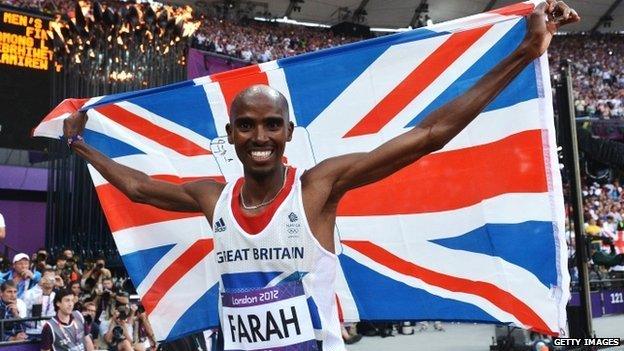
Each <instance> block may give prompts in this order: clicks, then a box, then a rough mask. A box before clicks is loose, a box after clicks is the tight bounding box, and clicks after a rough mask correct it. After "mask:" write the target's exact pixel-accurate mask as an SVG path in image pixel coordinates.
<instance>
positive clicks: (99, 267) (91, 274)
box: [81, 256, 113, 287]
mask: <svg viewBox="0 0 624 351" xmlns="http://www.w3.org/2000/svg"><path fill="white" fill-rule="evenodd" d="M112 276H113V275H112V274H111V271H110V270H108V268H106V260H105V259H104V256H100V257H98V258H97V260H96V261H95V265H94V266H93V267H92V268H91V269H88V270H87V271H86V272H85V273H84V275H83V276H82V279H81V281H82V285H83V287H84V285H85V283H86V281H87V280H88V279H91V280H93V282H94V285H95V286H96V287H101V286H102V281H103V279H105V278H111V277H112Z"/></svg>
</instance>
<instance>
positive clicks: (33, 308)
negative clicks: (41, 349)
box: [24, 269, 55, 338]
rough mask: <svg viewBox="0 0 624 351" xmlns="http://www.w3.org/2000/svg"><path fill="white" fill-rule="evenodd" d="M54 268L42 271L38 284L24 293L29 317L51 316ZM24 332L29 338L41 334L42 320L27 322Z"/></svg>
mask: <svg viewBox="0 0 624 351" xmlns="http://www.w3.org/2000/svg"><path fill="white" fill-rule="evenodd" d="M54 276H55V273H54V270H52V269H48V270H46V271H44V272H43V275H42V276H41V280H40V281H39V284H38V285H37V286H35V287H34V288H32V289H30V290H28V291H27V292H26V293H25V294H24V302H25V303H26V313H27V316H28V317H29V318H31V317H53V316H54V315H55V311H54V295H55V293H54ZM27 326H28V328H27V329H26V334H28V336H29V337H30V338H34V337H36V338H38V337H40V336H41V329H42V328H43V322H40V321H32V322H27Z"/></svg>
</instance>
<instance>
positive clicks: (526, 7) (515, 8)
mask: <svg viewBox="0 0 624 351" xmlns="http://www.w3.org/2000/svg"><path fill="white" fill-rule="evenodd" d="M531 12H533V4H532V3H526V2H519V3H517V4H513V5H509V6H505V7H501V8H500V9H496V10H492V11H489V12H487V13H497V14H499V15H504V16H512V15H516V16H526V15H528V14H530V13H531Z"/></svg>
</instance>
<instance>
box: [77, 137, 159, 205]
mask: <svg viewBox="0 0 624 351" xmlns="http://www.w3.org/2000/svg"><path fill="white" fill-rule="evenodd" d="M72 150H74V151H75V152H76V154H77V155H78V156H80V157H82V158H83V159H85V160H86V161H87V162H89V163H90V164H91V165H92V166H93V167H94V168H95V169H96V170H97V171H98V172H99V173H100V174H101V175H102V176H103V177H104V178H105V179H106V180H108V182H109V183H111V184H112V185H113V186H115V187H116V188H117V189H119V190H120V191H121V192H122V193H124V195H126V196H127V197H128V198H130V199H131V200H133V201H137V200H138V198H139V194H138V193H137V187H138V185H139V184H141V183H142V182H146V181H149V180H150V178H149V176H148V175H147V174H145V173H143V172H140V171H137V170H135V169H132V168H130V167H126V166H124V165H122V164H120V163H117V162H115V161H113V160H111V159H110V158H109V157H107V156H105V155H103V154H102V153H100V152H99V151H97V150H95V149H94V148H92V147H90V146H89V145H87V144H86V143H85V142H83V141H77V142H74V143H73V144H72Z"/></svg>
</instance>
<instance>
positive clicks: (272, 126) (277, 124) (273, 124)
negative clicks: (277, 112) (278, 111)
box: [266, 118, 284, 130]
mask: <svg viewBox="0 0 624 351" xmlns="http://www.w3.org/2000/svg"><path fill="white" fill-rule="evenodd" d="M283 124H284V120H283V119H281V118H271V119H269V120H268V121H267V123H266V126H267V128H268V129H269V130H278V129H280V128H281V127H282V125H283Z"/></svg>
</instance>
